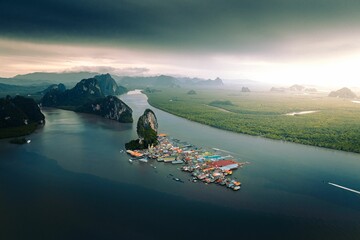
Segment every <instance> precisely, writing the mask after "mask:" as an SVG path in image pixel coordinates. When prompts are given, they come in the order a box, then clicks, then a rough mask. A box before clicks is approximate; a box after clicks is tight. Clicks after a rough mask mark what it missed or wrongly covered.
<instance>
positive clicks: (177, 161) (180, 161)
mask: <svg viewBox="0 0 360 240" xmlns="http://www.w3.org/2000/svg"><path fill="white" fill-rule="evenodd" d="M171 163H172V164H182V163H184V162H183V161H182V160H175V161H172V162H171Z"/></svg>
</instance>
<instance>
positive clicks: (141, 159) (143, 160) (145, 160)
mask: <svg viewBox="0 0 360 240" xmlns="http://www.w3.org/2000/svg"><path fill="white" fill-rule="evenodd" d="M139 161H140V162H144V163H147V162H148V160H147V158H140V159H139Z"/></svg>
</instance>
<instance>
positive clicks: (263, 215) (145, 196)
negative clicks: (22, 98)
mask: <svg viewBox="0 0 360 240" xmlns="http://www.w3.org/2000/svg"><path fill="white" fill-rule="evenodd" d="M121 98H122V100H124V101H125V102H126V103H127V104H128V105H130V107H131V108H132V109H133V110H134V119H135V121H136V120H137V119H138V117H139V116H140V115H141V114H142V113H143V111H144V110H145V108H149V107H150V106H149V105H148V103H147V99H146V96H145V95H143V94H140V93H138V92H131V93H130V94H127V95H124V96H122V97H121ZM150 108H152V107H150ZM152 109H153V110H154V111H155V114H156V116H157V118H158V122H159V127H160V131H161V132H165V133H168V134H169V135H170V136H172V137H175V138H178V139H181V140H184V141H187V142H190V143H192V144H195V145H197V146H199V147H209V148H212V147H216V148H219V149H223V150H224V151H228V152H230V153H231V155H233V156H234V157H236V158H237V159H239V160H240V161H248V162H250V164H249V165H246V166H245V167H244V168H242V169H239V170H237V171H235V172H234V177H236V178H238V179H239V180H240V181H241V182H242V185H243V187H242V189H241V190H240V191H238V192H233V191H231V190H228V189H226V188H224V187H220V186H217V185H205V184H202V183H192V182H189V181H188V179H189V175H187V174H186V173H183V172H181V171H179V170H178V167H179V166H173V165H171V164H164V163H157V162H154V163H153V165H154V166H156V169H154V168H153V167H151V166H150V163H149V164H142V163H133V164H130V163H129V162H128V159H129V157H128V156H127V155H126V154H124V153H121V152H120V150H121V149H123V146H124V144H125V143H126V142H128V141H129V140H130V139H135V138H136V124H134V125H133V124H119V123H117V122H115V121H110V120H106V119H102V118H100V117H96V116H92V115H87V114H78V113H74V112H71V111H64V110H59V109H43V112H44V114H45V115H46V121H47V122H46V125H45V126H44V127H43V128H42V129H39V130H38V131H37V132H36V133H34V134H32V135H31V136H30V137H29V138H30V139H31V140H32V142H31V144H28V145H22V146H17V145H11V144H8V143H7V141H5V140H2V141H0V221H1V222H0V223H1V224H0V237H2V238H1V239H24V238H26V239H42V238H43V239H65V238H66V239H79V238H86V239H119V238H123V239H144V238H146V239H163V238H169V237H171V238H173V239H184V238H185V237H186V238H188V239H193V238H198V239H199V238H200V239H203V238H205V237H207V238H215V237H232V238H234V237H237V238H240V237H243V238H245V239H263V238H267V239H323V238H324V239H325V238H326V239H360V195H359V194H356V193H353V192H349V191H345V190H342V189H339V188H336V187H333V186H331V185H328V184H327V182H328V181H330V182H333V183H336V184H340V185H343V186H346V187H349V188H353V189H356V190H360V174H359V170H360V155H359V154H352V153H345V152H339V151H333V150H327V149H321V148H316V147H309V146H303V145H298V144H291V143H284V142H281V141H273V140H267V139H263V138H259V137H252V136H246V135H241V134H235V133H231V132H227V131H223V130H218V129H214V128H211V127H208V126H204V125H201V124H198V123H194V122H191V121H188V120H185V119H182V118H178V117H176V116H173V115H170V114H168V113H165V112H163V111H160V110H157V109H154V108H152ZM225 154H226V153H225ZM169 174H173V175H174V176H176V177H179V178H181V179H182V180H184V183H179V182H175V181H174V180H172V177H171V176H170V175H169Z"/></svg>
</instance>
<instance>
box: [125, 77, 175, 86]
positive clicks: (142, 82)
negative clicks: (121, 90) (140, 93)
mask: <svg viewBox="0 0 360 240" xmlns="http://www.w3.org/2000/svg"><path fill="white" fill-rule="evenodd" d="M119 82H120V84H121V85H123V86H124V87H126V88H146V87H150V88H157V87H161V88H176V87H180V86H179V85H178V84H177V80H176V78H174V77H171V76H165V75H160V76H156V77H123V78H121V80H120V81H119Z"/></svg>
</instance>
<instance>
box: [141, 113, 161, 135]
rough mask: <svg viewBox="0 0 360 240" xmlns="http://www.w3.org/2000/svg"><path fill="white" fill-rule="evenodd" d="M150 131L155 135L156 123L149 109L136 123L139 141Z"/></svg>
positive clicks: (153, 114)
mask: <svg viewBox="0 0 360 240" xmlns="http://www.w3.org/2000/svg"><path fill="white" fill-rule="evenodd" d="M151 130H152V131H153V132H155V134H157V131H158V122H157V118H156V116H155V113H154V112H153V111H152V110H150V109H146V110H145V112H144V114H143V115H141V116H140V118H139V120H138V122H137V134H138V136H139V138H140V139H144V138H146V133H147V131H151Z"/></svg>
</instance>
